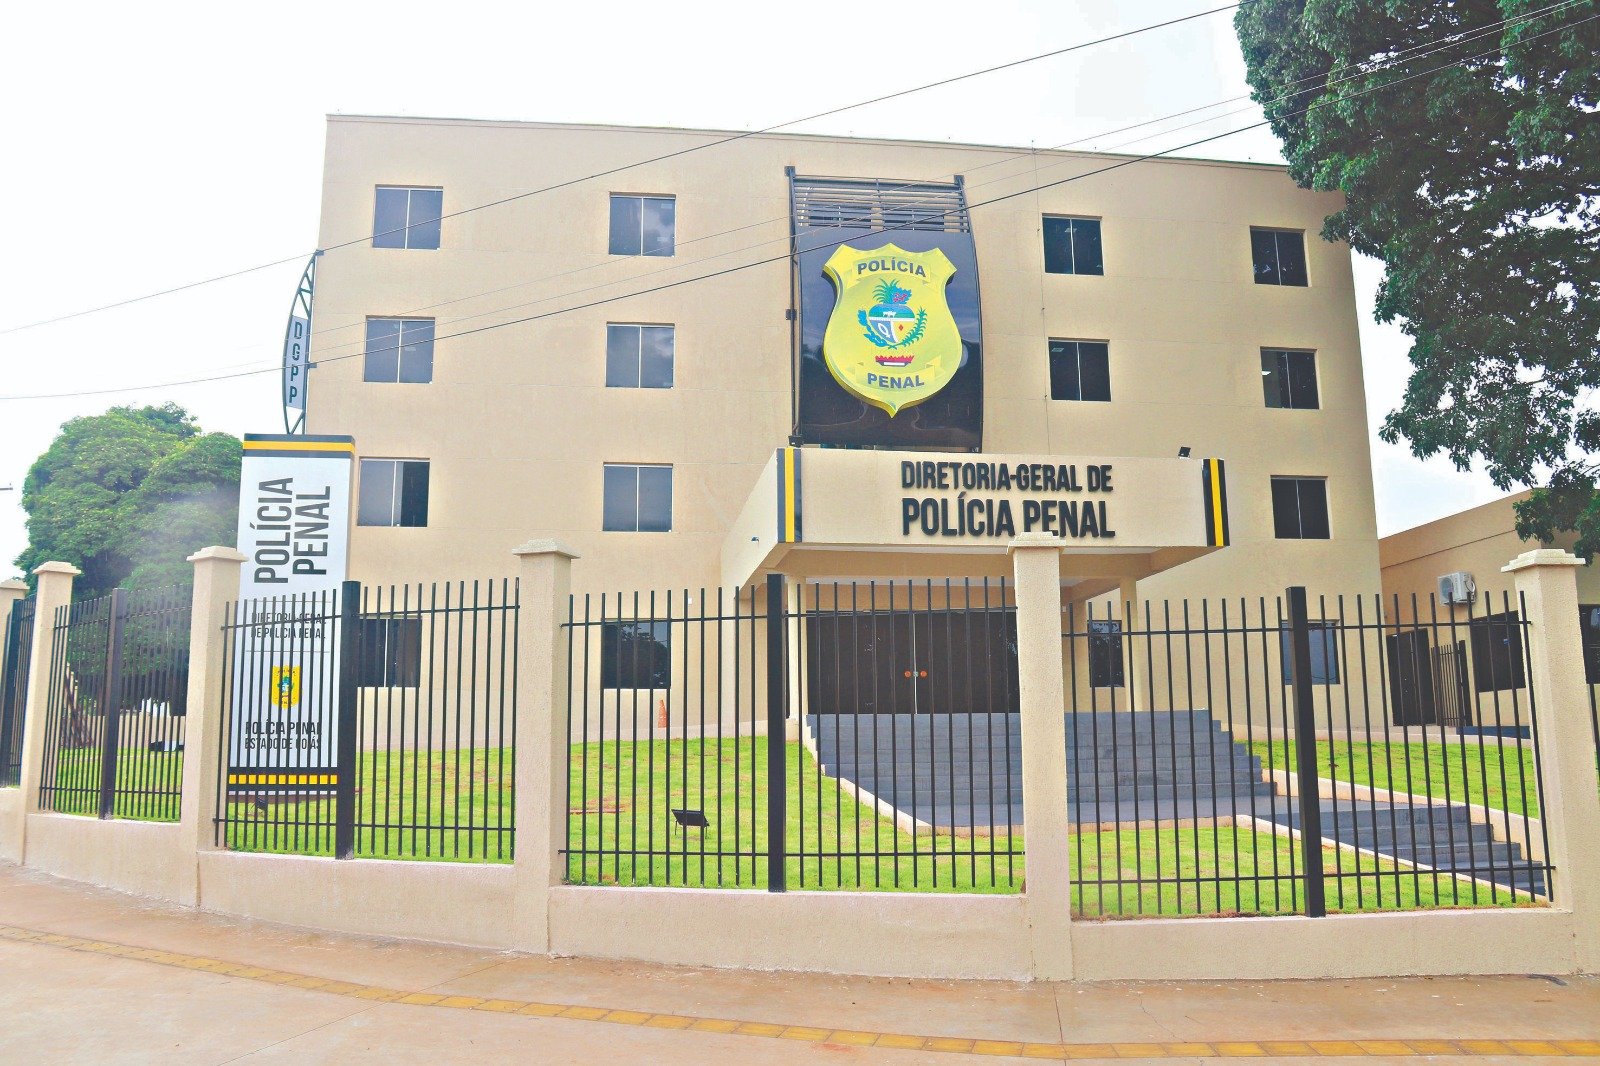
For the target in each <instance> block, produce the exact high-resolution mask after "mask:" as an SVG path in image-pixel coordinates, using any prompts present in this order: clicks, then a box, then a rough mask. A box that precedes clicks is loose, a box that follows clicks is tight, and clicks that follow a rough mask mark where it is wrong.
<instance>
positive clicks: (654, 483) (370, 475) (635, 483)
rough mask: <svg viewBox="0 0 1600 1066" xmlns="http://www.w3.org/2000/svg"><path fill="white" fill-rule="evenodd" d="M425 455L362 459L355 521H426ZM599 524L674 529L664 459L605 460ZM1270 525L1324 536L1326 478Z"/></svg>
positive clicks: (1285, 502) (1295, 495) (1282, 497)
mask: <svg viewBox="0 0 1600 1066" xmlns="http://www.w3.org/2000/svg"><path fill="white" fill-rule="evenodd" d="M429 469H430V468H429V464H428V461H427V460H426V459H362V460H361V468H360V484H359V486H358V488H357V504H356V524H357V525H363V526H426V525H427V524H428V481H429ZM602 478H603V482H602V491H601V516H600V528H601V529H602V530H604V531H606V532H611V533H670V532H671V531H672V467H671V465H669V464H664V463H606V464H604V472H603V474H602ZM1271 484H1272V488H1271V492H1272V529H1273V536H1274V537H1276V538H1277V539H1279V540H1328V539H1329V538H1330V536H1331V531H1330V525H1329V518H1328V482H1327V479H1326V478H1320V477H1296V476H1274V477H1273V478H1272V482H1271Z"/></svg>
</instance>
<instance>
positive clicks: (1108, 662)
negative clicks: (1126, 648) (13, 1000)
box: [1089, 619, 1123, 688]
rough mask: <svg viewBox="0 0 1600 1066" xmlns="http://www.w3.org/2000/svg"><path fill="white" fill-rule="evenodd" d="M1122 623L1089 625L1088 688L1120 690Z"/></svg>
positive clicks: (1107, 621) (1111, 622) (1121, 683)
mask: <svg viewBox="0 0 1600 1066" xmlns="http://www.w3.org/2000/svg"><path fill="white" fill-rule="evenodd" d="M1122 685H1123V680H1122V623H1121V622H1116V621H1111V620H1109V619H1108V620H1105V621H1099V622H1090V623H1089V686H1090V687H1091V688H1121V687H1122Z"/></svg>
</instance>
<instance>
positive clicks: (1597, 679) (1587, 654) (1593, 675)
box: [1578, 603, 1600, 685]
mask: <svg viewBox="0 0 1600 1066" xmlns="http://www.w3.org/2000/svg"><path fill="white" fill-rule="evenodd" d="M1578 632H1580V633H1581V634H1583V672H1584V675H1585V676H1586V677H1587V679H1588V681H1589V684H1591V685H1600V604H1596V603H1586V604H1583V605H1582V606H1581V607H1579V608H1578Z"/></svg>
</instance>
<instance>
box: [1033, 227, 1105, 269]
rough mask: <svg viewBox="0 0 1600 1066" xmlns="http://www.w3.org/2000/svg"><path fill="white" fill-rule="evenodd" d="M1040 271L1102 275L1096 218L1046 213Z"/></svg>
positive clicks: (1098, 228)
mask: <svg viewBox="0 0 1600 1066" xmlns="http://www.w3.org/2000/svg"><path fill="white" fill-rule="evenodd" d="M1044 272H1045V273H1046V274H1104V273H1105V272H1106V271H1105V264H1104V262H1102V260H1101V257H1100V220H1099V219H1097V218H1051V217H1049V216H1046V217H1045V220H1044Z"/></svg>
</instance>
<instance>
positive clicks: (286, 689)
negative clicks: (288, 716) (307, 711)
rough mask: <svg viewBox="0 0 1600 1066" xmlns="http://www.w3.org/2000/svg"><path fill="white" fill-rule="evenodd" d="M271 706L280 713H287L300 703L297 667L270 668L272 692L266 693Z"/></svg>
mask: <svg viewBox="0 0 1600 1066" xmlns="http://www.w3.org/2000/svg"><path fill="white" fill-rule="evenodd" d="M268 698H269V699H270V700H271V702H272V705H273V706H274V707H276V708H278V709H279V710H280V711H287V710H288V709H290V708H291V707H294V706H296V705H298V704H299V702H300V668H299V667H298V666H274V667H273V668H272V691H271V692H270V693H268Z"/></svg>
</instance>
